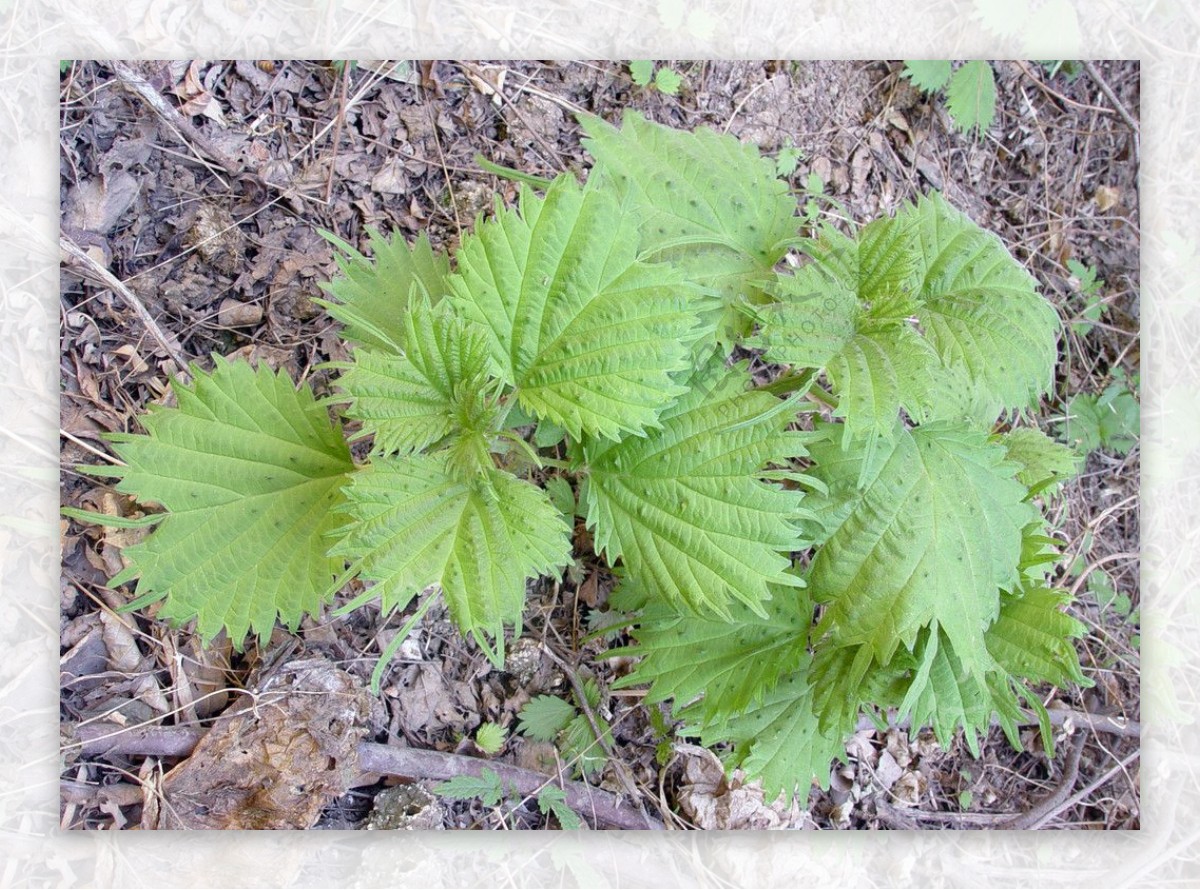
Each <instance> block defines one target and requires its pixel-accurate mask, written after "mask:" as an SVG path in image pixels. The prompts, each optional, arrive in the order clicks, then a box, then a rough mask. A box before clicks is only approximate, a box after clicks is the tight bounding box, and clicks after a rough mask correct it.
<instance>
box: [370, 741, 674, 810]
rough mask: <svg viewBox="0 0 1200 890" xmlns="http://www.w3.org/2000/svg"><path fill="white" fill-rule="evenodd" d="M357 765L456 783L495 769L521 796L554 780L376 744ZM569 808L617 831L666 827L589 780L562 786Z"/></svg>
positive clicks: (502, 765)
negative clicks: (590, 783)
mask: <svg viewBox="0 0 1200 890" xmlns="http://www.w3.org/2000/svg"><path fill="white" fill-rule="evenodd" d="M358 765H359V767H360V768H361V769H363V770H364V771H366V772H372V773H383V774H387V775H393V776H411V777H414V778H420V779H452V778H454V777H455V776H479V775H480V774H481V773H482V772H483V770H485V769H490V770H495V772H496V774H497V775H499V776H500V780H501V782H502V783H503V784H504V785H505V786H507V787H511V788H513V789H515V790H516V791H517V792H518V793H519V794H521V795H522V796H535V795H537V793H538V792H540V791H541V790H542V789H543V788H545V787H546V786H547V785H550V784H554V783H555V780H554V779H552V778H550V777H549V776H546V775H543V774H542V773H539V772H535V771H533V770H528V769H523V768H522V767H519V766H513V765H511V764H508V763H502V762H500V761H497V760H482V759H480V758H478V757H466V756H464V755H462V754H447V753H444V752H441V751H422V750H420V749H417V748H397V747H394V746H392V745H380V744H376V743H374V742H362V743H361V744H360V745H359V746H358ZM561 787H562V790H563V791H564V792H565V793H566V798H567V806H569V807H570V808H571V809H572V810H574V811H575V812H577V813H580V814H582V815H584V816H590V817H591V818H592V820H593V821H594V822H597V823H601V824H604V825H608V826H610V827H612V828H624V829H630V830H635V831H645V830H654V831H661V830H662V829H663V824H662V823H661V822H659V821H658V820H657V819H655V818H653V817H652V816H648V815H644V814H642V813H640V812H638V811H637V810H635V809H633V808H632V807H629V806H623V805H622V804H621V802H620V798H618V797H617V796H616V795H615V794H610V793H609V792H607V791H602V790H600V789H599V788H595V787H593V786H591V785H588V784H586V783H584V782H569V781H563V782H562V783H561Z"/></svg>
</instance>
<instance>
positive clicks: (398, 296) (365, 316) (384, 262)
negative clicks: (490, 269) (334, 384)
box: [317, 231, 450, 354]
mask: <svg viewBox="0 0 1200 890" xmlns="http://www.w3.org/2000/svg"><path fill="white" fill-rule="evenodd" d="M324 234H325V238H326V239H327V240H328V241H329V242H330V243H332V244H333V245H334V246H335V247H337V248H338V249H339V250H341V251H342V253H343V254H344V256H338V257H337V262H338V267H339V268H340V269H341V275H340V276H338V277H336V278H334V279H333V280H332V281H330V282H329V283H328V284H323V285H321V286H322V288H323V289H324V290H325V291H326V292H327V293H329V295H330V296H331V297H333V299H332V300H318V301H317V302H318V303H320V304H321V305H322V306H324V307H325V308H326V309H327V310H328V312H329V314H330V315H332V316H333V317H334V318H336V319H337V320H338V321H340V322H341V323H342V324H343V326H344V327H343V329H342V336H343V337H344V338H345V339H347V340H349V341H350V342H351V343H357V344H360V345H362V346H369V347H372V348H374V349H382V350H384V351H385V352H390V353H393V354H399V353H400V352H401V351H402V349H403V343H404V318H405V315H406V313H407V311H408V304H409V299H410V298H411V297H413V296H414V295H415V296H423V297H425V298H427V299H429V300H432V301H436V300H438V299H440V298H441V297H442V296H443V295H444V294H446V293H447V292H448V291H447V289H446V276H447V275H448V274H449V272H450V265H449V261H448V260H447V259H446V257H445V256H444V255H442V254H435V253H434V252H433V249H432V248H431V247H430V245H429V238H428V236H426V235H425V233H424V232H422V233H421V235H420V236H419V237H418V238H417V241H416V243H415V244H414V245H412V247H409V245H408V243H407V242H406V241H405V240H404V239H403V238H401V237H400V236H399V235H394V236H393V237H392V238H391V239H390V240H389V239H386V238H384V237H383V236H382V235H380V234H379V233H378V232H375V231H369V232H368V233H367V237H368V240H369V241H370V242H371V251H372V253H373V255H374V256H373V258H372V259H368V258H367V257H365V256H364V255H363V254H361V253H359V252H358V251H357V250H355V249H354V248H353V247H351V246H350V245H349V244H347V243H346V242H345V241H342V240H341V239H340V238H336V237H334V236H333V235H331V234H329V233H324Z"/></svg>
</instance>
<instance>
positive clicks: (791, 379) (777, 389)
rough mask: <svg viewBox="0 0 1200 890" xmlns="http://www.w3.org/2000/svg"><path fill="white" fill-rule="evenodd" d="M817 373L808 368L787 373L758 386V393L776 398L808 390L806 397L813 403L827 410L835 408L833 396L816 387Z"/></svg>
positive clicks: (835, 400) (835, 402)
mask: <svg viewBox="0 0 1200 890" xmlns="http://www.w3.org/2000/svg"><path fill="white" fill-rule="evenodd" d="M816 375H817V372H816V369H814V368H809V369H808V370H806V371H801V372H800V373H799V374H795V373H789V374H783V375H781V376H780V377H777V378H776V379H775V380H772V381H771V382H770V383H768V384H767V385H766V386H760V387H759V388H758V391H759V392H769V393H772V394H774V395H777V396H781V395H786V394H787V393H790V392H796V391H797V390H801V389H806V388H807V389H808V395H809V396H810V397H811V399H812V400H813V401H815V402H818V403H820V404H822V405H824V406H826V407H827V408H836V407H837V405H838V403H837V399H836V398H834V396H833V394H832V393H831V392H829V391H828V390H826V389H825V388H824V387H821V386H818V385H817V384H816V383H815V382H814V378H815V377H816Z"/></svg>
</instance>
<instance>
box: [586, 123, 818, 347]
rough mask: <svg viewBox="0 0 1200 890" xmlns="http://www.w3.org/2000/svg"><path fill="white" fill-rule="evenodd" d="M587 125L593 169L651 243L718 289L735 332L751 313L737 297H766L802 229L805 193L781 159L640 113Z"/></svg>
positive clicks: (723, 322) (724, 322) (648, 246)
mask: <svg viewBox="0 0 1200 890" xmlns="http://www.w3.org/2000/svg"><path fill="white" fill-rule="evenodd" d="M581 123H582V125H583V128H584V131H585V132H586V133H587V134H588V136H587V138H586V139H584V143H583V144H584V147H585V148H587V150H588V151H589V152H590V153H591V154H592V156H593V157H594V158H595V159H596V162H597V163H596V168H595V170H594V171H593V173H592V176H593V177H595V178H596V179H597V180H599V181H601V182H603V183H604V184H605V186H606V187H611V188H613V189H614V190H615V192H616V193H617V194H618V195H619V196H620V198H621V200H622V202H623V205H624V207H625V208H626V211H627V212H628V213H630V214H631V215H632V216H633V217H634V218H636V220H637V221H638V224H639V227H640V234H641V243H642V246H643V248H644V250H645V251H646V252H647V254H648V255H649V256H652V257H653V258H655V259H660V260H664V261H668V262H670V263H671V264H672V265H673V266H675V267H676V268H679V269H682V270H683V271H684V272H685V274H686V275H687V277H688V279H689V280H691V281H697V282H700V283H702V284H703V285H704V286H705V287H706V288H708V289H711V290H712V291H714V292H716V293H717V294H718V295H719V296H720V297H721V305H720V306H719V307H718V309H717V314H718V315H719V316H720V332H721V335H722V337H723V338H724V339H730V338H731V337H732V336H734V335H736V334H737V332H738V331H739V329H740V328H741V327H743V323H744V321H745V318H744V317H743V316H742V315H741V314H740V313H739V312H737V310H736V304H737V303H738V302H740V301H741V300H743V299H746V300H750V301H751V302H761V301H762V287H763V286H764V285H765V284H766V282H767V281H769V279H770V278H771V275H772V269H773V268H774V266H775V264H776V263H777V262H779V260H780V259H781V258H782V257H783V254H784V253H785V252H786V250H787V246H788V243H789V242H790V241H791V240H792V239H793V238H795V235H796V228H797V221H796V218H795V213H796V200H795V198H794V197H793V196H792V194H791V192H790V190H789V189H788V185H787V183H786V182H784V181H783V180H781V179H778V178H777V177H776V176H775V168H774V165H773V163H772V162H771V161H769V160H768V159H766V158H763V157H762V156H761V155H760V154H759V151H758V149H757V148H756V147H755V146H753V145H749V144H745V143H742V142H739V141H738V140H737V139H735V138H734V137H733V136H729V135H724V134H718V133H716V132H714V131H712V130H706V129H700V130H696V131H694V132H684V131H680V130H674V129H671V128H668V127H663V126H660V125H658V124H654V123H651V122H649V121H647V120H646V119H645V118H643V117H642V116H641V115H640V114H637V113H636V112H632V111H631V112H626V114H625V116H624V118H623V121H622V126H621V128H620V129H617V128H616V127H613V126H612V125H611V124H608V123H605V122H604V121H602V120H600V119H599V118H596V117H583V118H581Z"/></svg>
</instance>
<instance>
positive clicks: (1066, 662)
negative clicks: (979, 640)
mask: <svg viewBox="0 0 1200 890" xmlns="http://www.w3.org/2000/svg"><path fill="white" fill-rule="evenodd" d="M1069 601H1070V598H1069V597H1068V596H1067V595H1066V594H1065V593H1063V592H1062V591H1057V590H1051V589H1049V588H1047V587H1043V586H1040V585H1033V586H1030V587H1028V588H1027V589H1022V590H1019V591H1018V592H1017V593H1015V594H1006V595H1005V596H1004V597H1003V600H1002V603H1001V606H1000V615H999V617H998V618H997V619H996V622H995V624H993V625H992V626H991V627H990V628H989V629H988V634H987V645H988V651H990V652H991V653H992V655H993V656H994V657H995V659H996V662H997V663H998V664H999V665H1000V666H1001V667H1002V668H1004V670H1005V671H1007V672H1008V673H1009V674H1011V675H1012V676H1014V677H1019V678H1021V679H1022V680H1028V681H1030V682H1032V683H1054V684H1055V685H1058V686H1069V685H1071V684H1078V685H1080V686H1091V685H1092V681H1091V680H1089V679H1088V678H1087V677H1085V676H1084V675H1083V673H1082V671H1081V669H1080V666H1079V655H1078V653H1077V652H1076V651H1075V647H1074V646H1073V645H1072V643H1071V640H1072V639H1073V638H1075V637H1082V636H1084V634H1085V633H1086V632H1087V628H1086V627H1084V625H1083V624H1081V623H1080V622H1079V621H1077V620H1076V619H1074V618H1072V617H1071V616H1070V615H1068V614H1066V613H1065V612H1064V611H1062V608H1063V606H1065V605H1066V604H1067V603H1068V602H1069Z"/></svg>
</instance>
